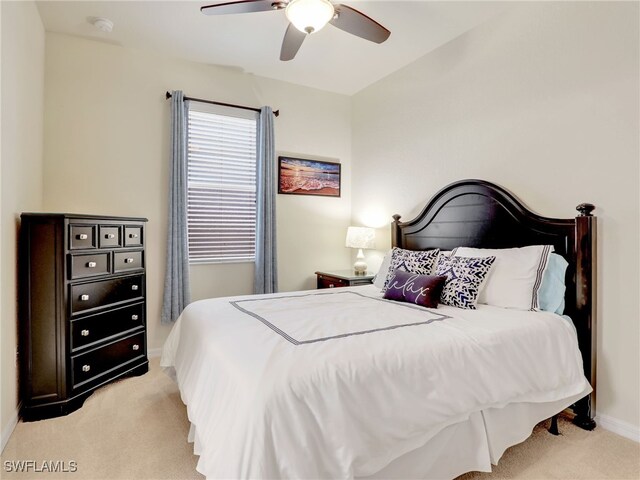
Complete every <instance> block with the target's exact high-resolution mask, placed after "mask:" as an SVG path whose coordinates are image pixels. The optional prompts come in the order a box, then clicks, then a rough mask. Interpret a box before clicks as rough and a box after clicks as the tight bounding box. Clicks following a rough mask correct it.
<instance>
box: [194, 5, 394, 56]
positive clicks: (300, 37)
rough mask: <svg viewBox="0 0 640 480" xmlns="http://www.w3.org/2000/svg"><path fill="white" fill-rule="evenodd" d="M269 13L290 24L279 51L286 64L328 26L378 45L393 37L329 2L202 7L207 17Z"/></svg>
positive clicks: (350, 10)
mask: <svg viewBox="0 0 640 480" xmlns="http://www.w3.org/2000/svg"><path fill="white" fill-rule="evenodd" d="M269 10H284V11H285V14H286V16H287V19H288V20H289V22H290V23H289V26H288V27H287V31H286V32H285V34H284V40H283V41H282V48H281V50H280V60H283V61H288V60H292V59H293V58H294V57H295V56H296V53H298V50H299V49H300V46H301V45H302V42H304V39H305V38H306V37H307V35H310V34H312V33H315V32H317V31H319V30H321V29H322V28H323V27H324V26H325V25H326V24H327V23H330V24H331V25H333V26H334V27H338V28H339V29H340V30H344V31H345V32H348V33H351V34H352V35H355V36H357V37H360V38H364V39H365V40H369V41H371V42H375V43H382V42H384V41H385V40H386V39H387V38H389V35H391V32H390V31H389V30H387V29H386V28H385V27H383V26H382V25H380V24H379V23H378V22H376V21H375V20H374V19H372V18H370V17H368V16H366V15H365V14H364V13H362V12H359V11H358V10H356V9H355V8H351V7H348V6H347V5H340V4H333V3H331V2H330V1H329V0H239V1H235V2H224V3H216V4H213V5H205V6H204V7H202V8H200V11H201V12H202V13H204V14H205V15H227V14H232V13H253V12H266V11H269Z"/></svg>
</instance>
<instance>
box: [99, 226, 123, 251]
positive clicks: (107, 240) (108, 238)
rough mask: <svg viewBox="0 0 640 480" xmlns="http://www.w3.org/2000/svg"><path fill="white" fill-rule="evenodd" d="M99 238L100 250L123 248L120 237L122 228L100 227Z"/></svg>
mask: <svg viewBox="0 0 640 480" xmlns="http://www.w3.org/2000/svg"><path fill="white" fill-rule="evenodd" d="M98 231H99V232H100V233H99V234H98V237H99V238H100V242H99V243H100V248H114V247H121V246H122V238H121V236H120V232H121V228H120V227H119V226H114V225H108V226H107V225H100V226H99V227H98Z"/></svg>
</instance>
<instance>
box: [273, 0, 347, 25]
mask: <svg viewBox="0 0 640 480" xmlns="http://www.w3.org/2000/svg"><path fill="white" fill-rule="evenodd" d="M285 14H286V15H287V18H288V19H289V21H290V22H291V23H292V24H293V26H294V27H296V28H297V29H298V30H300V31H301V32H304V33H315V32H317V31H319V30H321V29H322V28H323V27H324V26H325V25H326V24H327V23H329V21H330V20H331V19H332V18H333V16H334V14H335V10H334V8H333V5H332V4H331V2H329V1H328V0H291V1H290V2H289V4H288V5H287V8H286V10H285Z"/></svg>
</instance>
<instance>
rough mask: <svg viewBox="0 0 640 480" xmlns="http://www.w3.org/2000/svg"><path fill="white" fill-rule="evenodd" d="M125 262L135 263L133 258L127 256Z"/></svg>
mask: <svg viewBox="0 0 640 480" xmlns="http://www.w3.org/2000/svg"><path fill="white" fill-rule="evenodd" d="M124 263H133V258H125V259H124Z"/></svg>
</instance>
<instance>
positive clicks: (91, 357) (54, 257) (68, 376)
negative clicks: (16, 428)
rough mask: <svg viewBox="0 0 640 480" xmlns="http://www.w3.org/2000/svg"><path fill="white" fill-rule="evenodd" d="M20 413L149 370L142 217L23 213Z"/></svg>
mask: <svg viewBox="0 0 640 480" xmlns="http://www.w3.org/2000/svg"><path fill="white" fill-rule="evenodd" d="M21 218H22V223H21V227H20V254H19V255H20V288H19V290H20V300H19V335H20V339H19V362H20V396H21V401H22V408H21V416H22V418H23V420H26V421H31V420H39V419H42V418H49V417H55V416H60V415H66V414H68V413H70V412H72V411H74V410H76V409H78V408H80V407H81V406H82V404H83V402H84V401H85V399H86V398H87V397H88V396H89V395H91V393H92V392H93V391H94V390H95V389H96V388H98V387H100V386H102V385H105V384H106V383H109V382H112V381H113V380H115V379H118V378H121V377H123V376H128V375H142V374H144V373H145V372H147V371H148V366H149V362H148V360H147V342H146V319H145V316H146V287H145V251H144V243H145V222H146V221H147V219H146V218H125V217H107V216H97V215H75V214H44V213H23V214H22V216H21Z"/></svg>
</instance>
